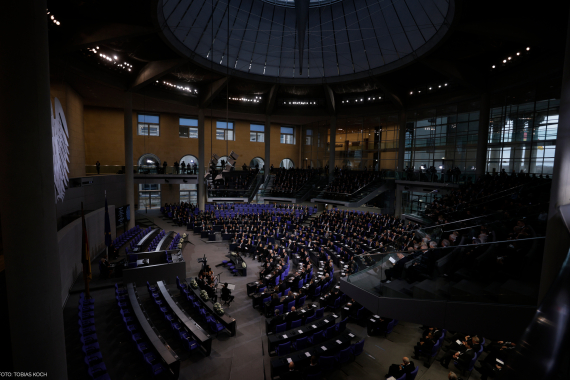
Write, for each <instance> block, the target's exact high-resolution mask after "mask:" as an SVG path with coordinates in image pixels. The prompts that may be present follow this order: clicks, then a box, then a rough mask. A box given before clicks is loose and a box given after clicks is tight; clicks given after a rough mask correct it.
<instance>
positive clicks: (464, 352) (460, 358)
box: [441, 342, 475, 368]
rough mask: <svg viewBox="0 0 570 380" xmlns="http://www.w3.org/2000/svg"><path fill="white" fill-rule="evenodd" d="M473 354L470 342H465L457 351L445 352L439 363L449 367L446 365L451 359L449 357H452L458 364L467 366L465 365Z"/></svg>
mask: <svg viewBox="0 0 570 380" xmlns="http://www.w3.org/2000/svg"><path fill="white" fill-rule="evenodd" d="M474 356H475V351H474V350H473V349H472V348H471V342H465V344H464V345H462V348H461V349H460V350H459V351H456V352H452V351H450V352H448V353H446V354H445V355H444V356H443V358H442V359H441V365H442V366H443V367H444V368H449V367H448V365H449V362H450V361H451V359H453V360H457V362H458V364H459V365H460V366H463V367H464V368H467V366H468V365H469V363H470V362H471V359H473V357H474Z"/></svg>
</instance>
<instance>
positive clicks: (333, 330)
mask: <svg viewBox="0 0 570 380" xmlns="http://www.w3.org/2000/svg"><path fill="white" fill-rule="evenodd" d="M307 319H308V318H307ZM347 323H348V318H345V319H343V320H342V321H340V322H339V323H336V324H334V325H332V326H330V327H328V328H326V329H322V330H320V331H317V332H315V333H314V334H313V335H311V336H306V337H304V338H300V339H297V340H294V341H291V342H287V343H282V344H280V345H278V346H277V347H276V348H275V352H276V353H277V356H282V355H287V354H289V353H291V352H294V351H298V350H302V349H305V348H307V347H309V346H314V345H316V344H320V343H321V342H323V341H325V340H326V339H331V338H333V337H334V336H335V335H338V334H339V333H341V332H343V331H344V330H346V324H347ZM283 325H287V324H286V323H284V324H283ZM283 325H277V327H279V326H283ZM282 331H285V329H283V330H282ZM277 332H281V331H277Z"/></svg>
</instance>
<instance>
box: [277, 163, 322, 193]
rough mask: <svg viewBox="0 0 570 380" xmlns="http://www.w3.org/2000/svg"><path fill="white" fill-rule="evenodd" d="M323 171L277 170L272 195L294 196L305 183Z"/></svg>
mask: <svg viewBox="0 0 570 380" xmlns="http://www.w3.org/2000/svg"><path fill="white" fill-rule="evenodd" d="M322 171H323V169H322V168H321V169H285V168H279V169H278V170H277V171H276V174H275V178H274V179H273V185H272V188H271V192H272V193H281V194H294V193H296V192H297V191H299V190H300V189H301V187H303V185H304V184H305V183H307V182H308V181H310V180H311V179H313V178H315V177H316V176H318V175H320V174H321V173H322Z"/></svg>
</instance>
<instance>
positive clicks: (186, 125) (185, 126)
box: [178, 117, 198, 139]
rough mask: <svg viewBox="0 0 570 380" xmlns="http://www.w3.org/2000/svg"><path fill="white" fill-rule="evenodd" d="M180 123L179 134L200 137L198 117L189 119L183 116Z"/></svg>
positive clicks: (194, 137) (185, 136)
mask: <svg viewBox="0 0 570 380" xmlns="http://www.w3.org/2000/svg"><path fill="white" fill-rule="evenodd" d="M178 124H179V126H178V136H180V137H183V138H187V139H188V138H190V139H197V138H198V119H188V118H185V117H181V118H180V121H179V122H178Z"/></svg>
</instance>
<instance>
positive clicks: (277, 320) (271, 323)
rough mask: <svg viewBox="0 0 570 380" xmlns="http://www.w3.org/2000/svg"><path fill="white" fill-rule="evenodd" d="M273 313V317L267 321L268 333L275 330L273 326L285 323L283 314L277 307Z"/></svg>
mask: <svg viewBox="0 0 570 380" xmlns="http://www.w3.org/2000/svg"><path fill="white" fill-rule="evenodd" d="M274 313H275V317H273V318H272V319H271V321H269V332H270V333H274V332H275V327H276V326H277V325H282V324H283V323H285V316H284V315H282V314H281V313H280V312H279V309H275V310H274Z"/></svg>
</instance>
